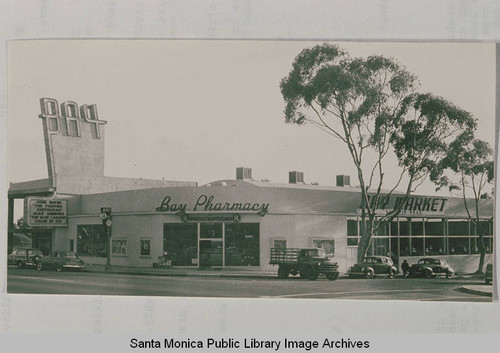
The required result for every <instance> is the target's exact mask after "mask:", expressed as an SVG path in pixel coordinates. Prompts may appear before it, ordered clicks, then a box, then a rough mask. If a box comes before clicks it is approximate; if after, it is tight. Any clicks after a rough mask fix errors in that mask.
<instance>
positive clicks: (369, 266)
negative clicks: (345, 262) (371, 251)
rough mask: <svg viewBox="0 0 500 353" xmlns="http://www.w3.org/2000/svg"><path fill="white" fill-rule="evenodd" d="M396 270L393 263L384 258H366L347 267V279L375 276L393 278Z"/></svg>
mask: <svg viewBox="0 0 500 353" xmlns="http://www.w3.org/2000/svg"><path fill="white" fill-rule="evenodd" d="M397 272H398V270H397V268H396V267H395V266H394V262H392V260H391V259H390V258H389V257H386V256H367V257H365V258H363V261H362V262H360V263H357V264H355V265H354V266H351V267H349V270H348V275H349V278H353V277H364V278H373V277H374V276H375V275H387V276H388V277H389V278H393V277H394V274H395V273H397Z"/></svg>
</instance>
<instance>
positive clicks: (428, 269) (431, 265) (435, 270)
mask: <svg viewBox="0 0 500 353" xmlns="http://www.w3.org/2000/svg"><path fill="white" fill-rule="evenodd" d="M454 274H455V271H454V270H453V269H452V268H451V266H450V265H448V264H447V263H446V261H444V260H441V259H436V258H423V259H420V260H418V262H417V263H416V264H413V265H411V267H410V273H409V276H410V277H425V278H430V277H437V276H443V275H444V276H446V278H451V277H452V276H453V275H454Z"/></svg>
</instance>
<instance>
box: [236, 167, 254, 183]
mask: <svg viewBox="0 0 500 353" xmlns="http://www.w3.org/2000/svg"><path fill="white" fill-rule="evenodd" d="M236 180H252V168H244V167H238V168H236Z"/></svg>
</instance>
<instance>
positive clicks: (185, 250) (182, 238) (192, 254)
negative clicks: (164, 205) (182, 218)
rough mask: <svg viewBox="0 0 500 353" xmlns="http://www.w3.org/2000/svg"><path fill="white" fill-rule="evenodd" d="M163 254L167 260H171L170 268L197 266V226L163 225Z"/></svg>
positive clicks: (183, 224) (185, 224) (188, 224)
mask: <svg viewBox="0 0 500 353" xmlns="http://www.w3.org/2000/svg"><path fill="white" fill-rule="evenodd" d="M163 253H164V255H165V256H167V259H169V260H172V266H197V265H198V224H197V223H166V224H164V225H163Z"/></svg>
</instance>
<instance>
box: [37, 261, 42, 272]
mask: <svg viewBox="0 0 500 353" xmlns="http://www.w3.org/2000/svg"><path fill="white" fill-rule="evenodd" d="M36 269H37V270H38V271H41V270H42V263H41V262H39V263H37V264H36Z"/></svg>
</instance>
